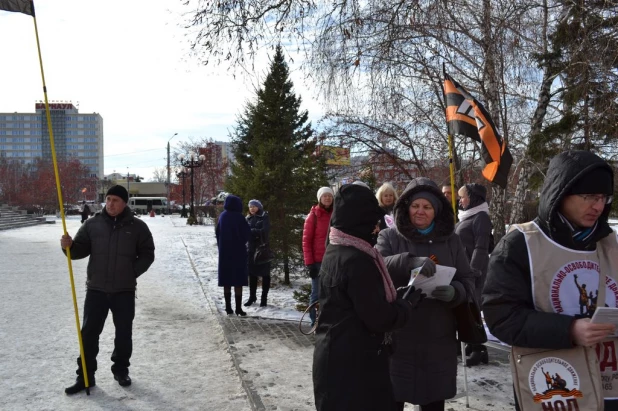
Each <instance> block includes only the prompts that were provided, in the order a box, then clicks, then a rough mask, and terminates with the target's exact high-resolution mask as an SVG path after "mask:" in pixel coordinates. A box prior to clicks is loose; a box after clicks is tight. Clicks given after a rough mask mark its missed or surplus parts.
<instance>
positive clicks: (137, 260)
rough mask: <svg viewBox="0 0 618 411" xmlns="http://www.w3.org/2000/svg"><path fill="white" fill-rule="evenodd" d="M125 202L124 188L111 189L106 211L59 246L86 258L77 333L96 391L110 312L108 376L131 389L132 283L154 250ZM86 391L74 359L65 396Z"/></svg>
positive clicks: (76, 257)
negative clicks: (72, 377)
mask: <svg viewBox="0 0 618 411" xmlns="http://www.w3.org/2000/svg"><path fill="white" fill-rule="evenodd" d="M128 200H129V193H128V192H127V190H126V189H125V188H124V187H122V186H119V185H115V186H113V187H111V188H110V189H109V190H108V191H107V195H106V198H105V208H104V209H103V210H102V211H101V212H99V213H96V214H95V216H94V217H93V218H90V219H88V220H87V221H86V222H85V223H84V224H83V225H82V226H81V227H80V229H79V230H78V231H77V234H76V235H75V239H72V238H71V236H69V235H63V236H62V238H61V240H60V245H61V247H62V248H63V252H64V253H65V254H66V249H67V248H68V249H70V250H71V259H72V260H79V259H81V258H85V257H88V256H89V257H90V259H89V261H88V269H87V280H86V288H87V290H86V300H85V302H84V319H83V324H82V331H81V333H82V343H83V346H84V357H85V359H86V369H87V372H88V385H89V386H90V387H93V386H94V385H95V379H94V373H95V372H96V370H97V354H98V353H99V335H100V334H101V332H102V331H103V326H104V325H105V320H106V318H107V314H108V312H109V311H110V310H111V312H112V316H113V319H114V326H115V327H116V338H115V339H114V352H113V353H112V362H113V363H114V364H113V365H112V373H113V374H114V379H115V380H116V381H118V383H119V384H120V385H121V386H123V387H126V386H128V385H131V378H130V377H129V365H130V363H129V359H130V358H131V353H132V350H133V342H132V338H131V336H132V329H133V318H134V316H135V288H136V285H137V281H136V279H137V277H139V276H140V275H142V274H143V273H145V272H146V270H148V267H150V265H151V264H152V262H153V261H154V248H155V247H154V242H153V239H152V234H151V233H150V230H149V229H148V226H147V225H146V223H144V222H143V221H141V220H139V219H136V218H134V217H133V213H132V212H131V209H130V208H129V207H127V202H128ZM84 388H86V386H85V381H84V373H83V370H82V363H81V357H78V358H77V379H76V381H75V384H74V385H72V386H70V387H68V388H66V389H65V393H67V394H75V393H77V392H80V391H82V390H83V389H84Z"/></svg>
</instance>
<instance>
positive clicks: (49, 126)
mask: <svg viewBox="0 0 618 411" xmlns="http://www.w3.org/2000/svg"><path fill="white" fill-rule="evenodd" d="M32 17H33V21H34V34H35V36H36V47H37V51H38V54H39V65H40V67H41V80H42V81H43V95H44V97H45V115H46V117H47V130H48V132H49V142H50V145H51V152H52V162H53V164H54V176H55V178H56V190H57V192H58V204H59V206H60V217H61V218H62V230H63V232H64V235H68V232H67V224H66V219H65V216H64V201H63V200H62V189H61V187H60V174H59V173H58V162H57V161H56V146H55V143H54V132H53V129H52V122H51V114H50V112H49V102H48V100H47V86H46V85H45V73H44V72H43V58H42V57H41V44H40V42H39V29H38V27H37V24H36V16H35V13H34V4H33V5H32ZM65 251H66V254H67V264H68V266H69V279H70V281H71V294H72V295H73V310H74V312H75V325H76V327H77V339H78V341H79V353H80V357H81V360H82V371H83V376H84V384H85V386H86V394H88V395H90V383H89V381H88V371H87V369H86V358H85V357H84V344H83V342H82V333H81V327H80V324H79V310H78V308H77V296H76V295H75V281H74V279H73V265H72V264H71V250H70V249H69V248H66V249H65Z"/></svg>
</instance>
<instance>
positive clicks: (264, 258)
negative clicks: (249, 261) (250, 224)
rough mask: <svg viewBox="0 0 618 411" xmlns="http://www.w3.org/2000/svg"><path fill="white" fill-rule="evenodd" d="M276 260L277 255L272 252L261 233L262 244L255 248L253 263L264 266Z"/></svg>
mask: <svg viewBox="0 0 618 411" xmlns="http://www.w3.org/2000/svg"><path fill="white" fill-rule="evenodd" d="M274 259H275V255H274V254H273V252H272V251H271V249H270V247H269V245H268V243H267V242H266V241H264V238H263V237H262V234H261V233H260V244H258V245H257V247H255V253H254V254H253V263H254V264H255V265H262V264H267V263H270V262H271V261H272V260H274Z"/></svg>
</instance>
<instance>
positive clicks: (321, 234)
mask: <svg viewBox="0 0 618 411" xmlns="http://www.w3.org/2000/svg"><path fill="white" fill-rule="evenodd" d="M332 213H333V211H332V209H331V210H330V211H326V210H325V209H324V208H322V207H320V206H319V205H315V206H313V207H311V211H310V212H309V215H307V218H306V219H305V225H304V227H303V256H304V257H305V265H306V266H309V265H311V264H313V263H321V262H322V257H323V256H324V252H325V251H326V236H327V235H328V224H329V223H330V216H331V214H332Z"/></svg>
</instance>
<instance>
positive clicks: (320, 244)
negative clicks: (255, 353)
mask: <svg viewBox="0 0 618 411" xmlns="http://www.w3.org/2000/svg"><path fill="white" fill-rule="evenodd" d="M317 196H318V204H317V205H314V206H313V207H311V211H309V214H308V215H307V218H306V219H305V225H304V227H303V256H304V258H305V266H306V267H307V269H308V271H309V277H311V295H310V297H309V305H311V304H313V303H315V302H316V301H318V299H319V290H320V267H321V266H322V258H323V257H324V252H325V251H326V236H327V235H328V224H329V223H330V216H331V214H332V213H333V200H334V193H333V190H332V189H331V188H330V187H320V189H319V190H318V193H317ZM309 317H310V318H311V327H313V326H314V325H315V318H316V310H315V307H314V308H312V309H311V310H309Z"/></svg>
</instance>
